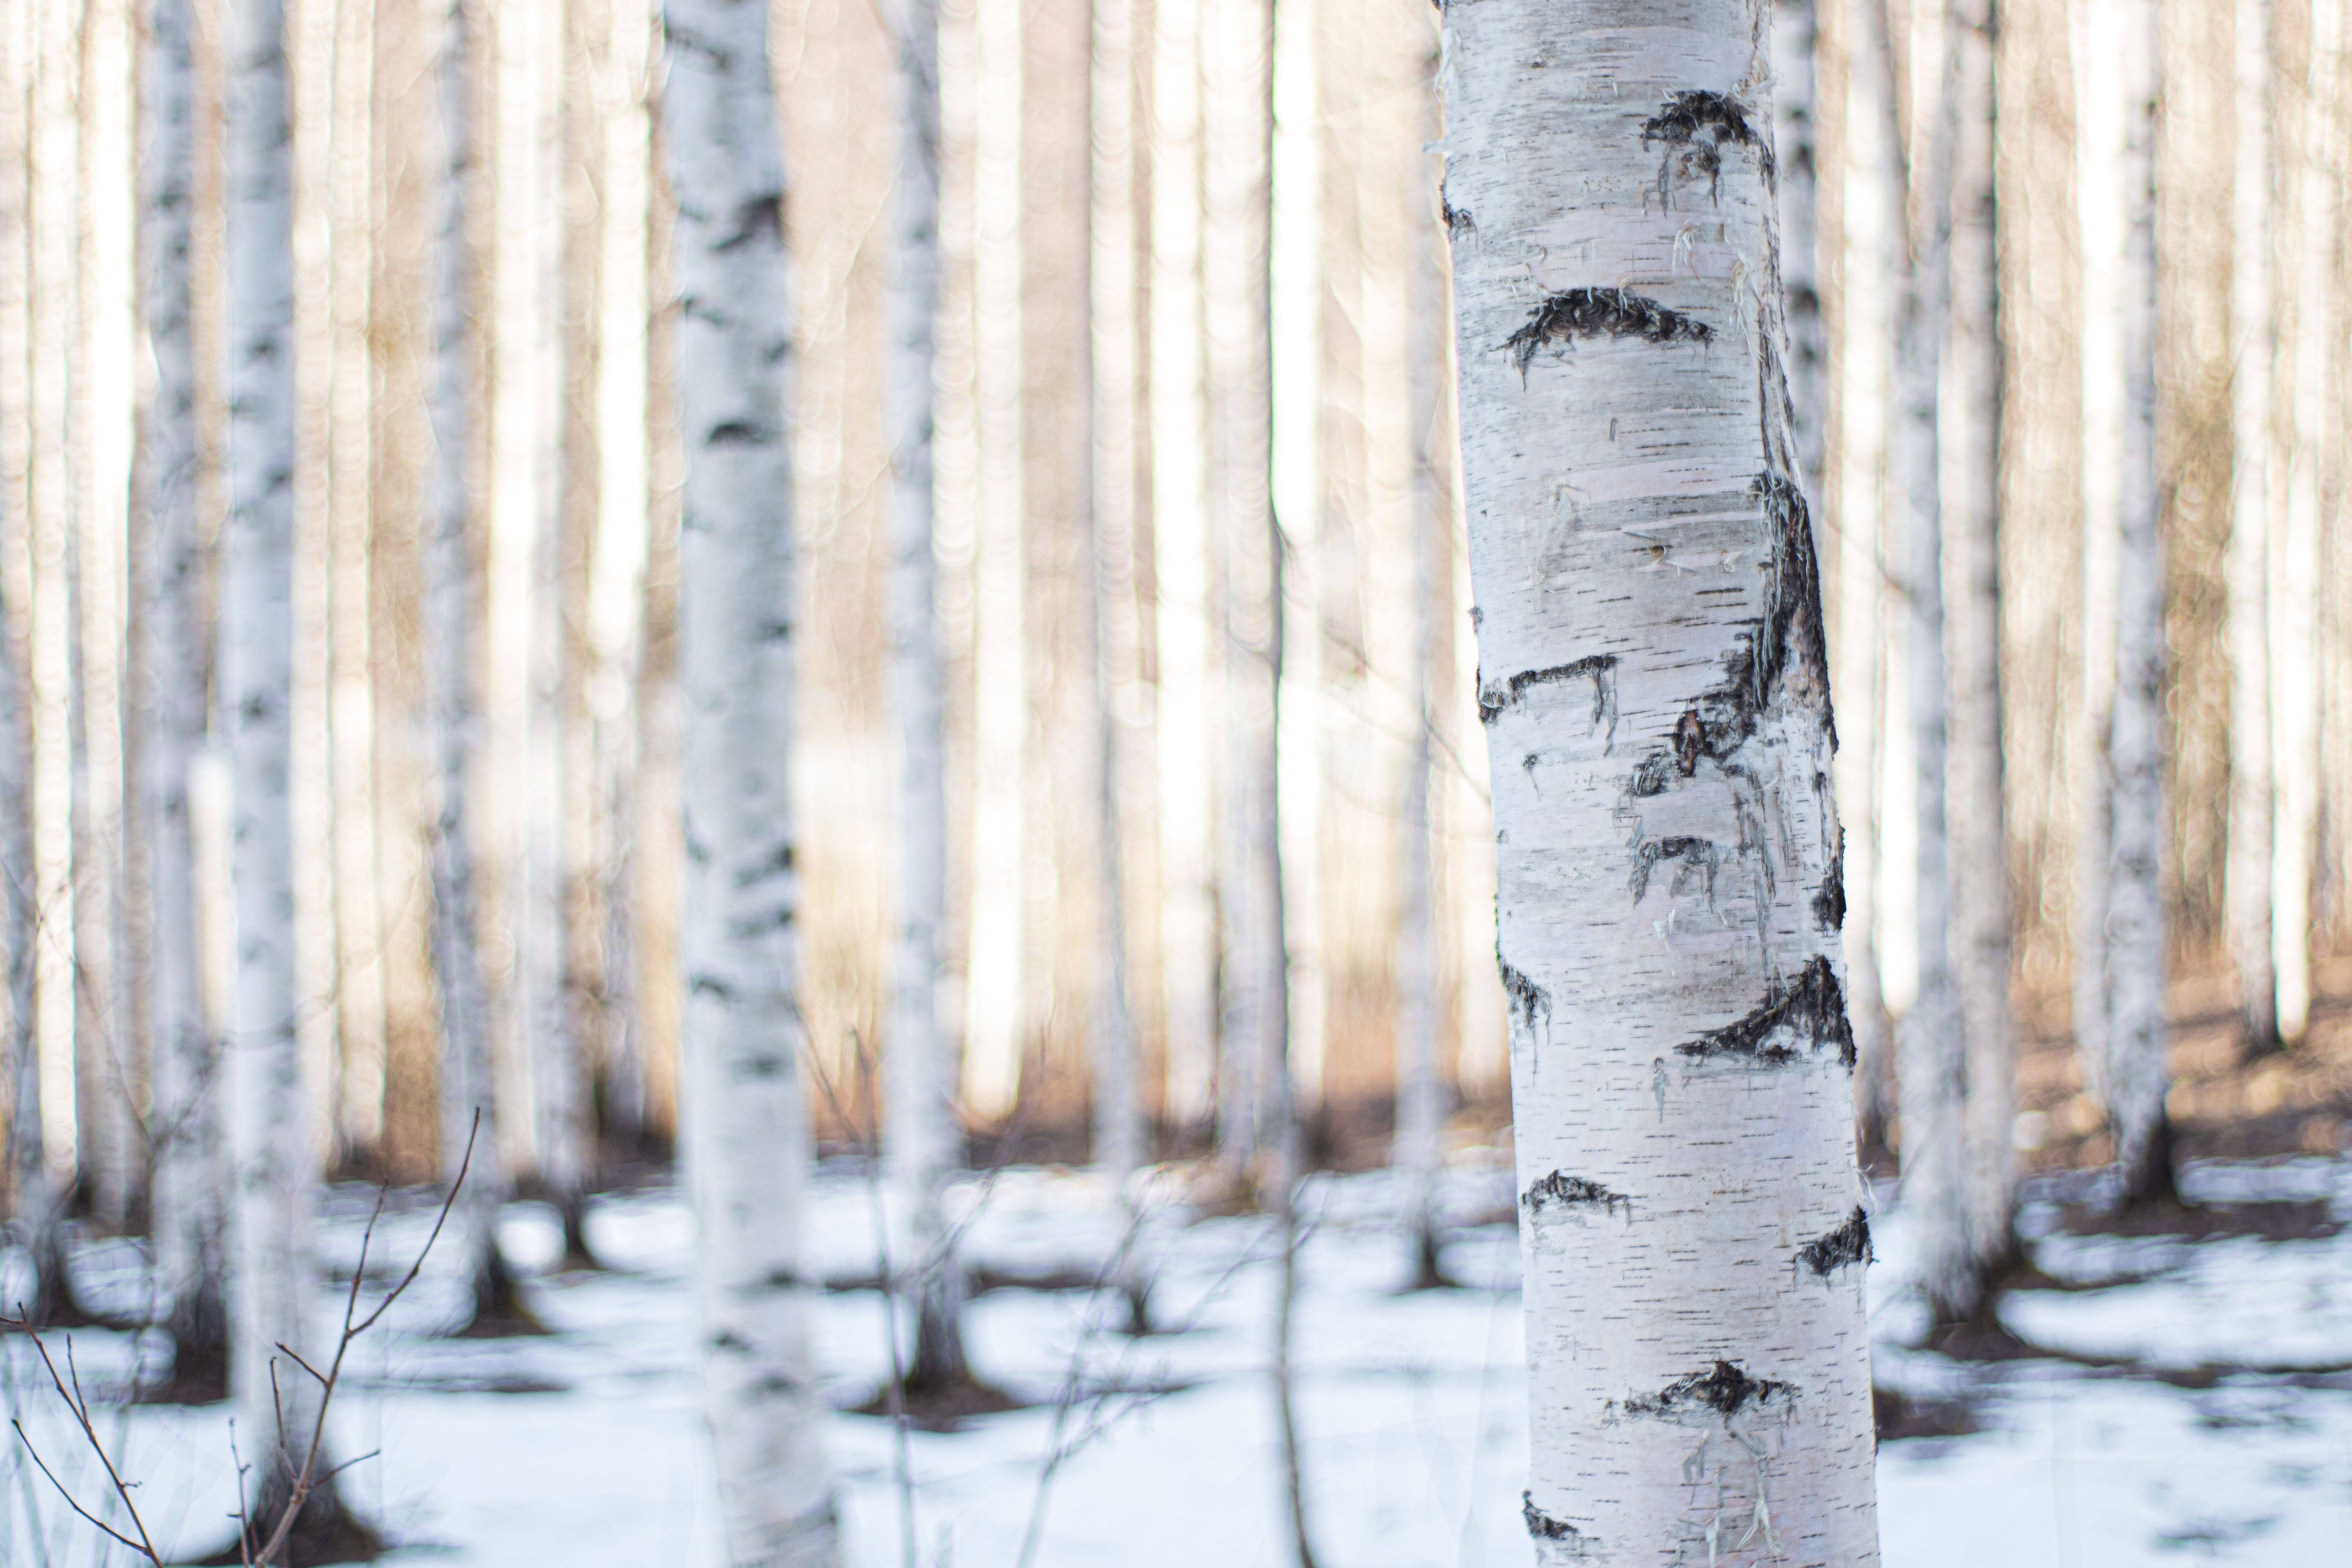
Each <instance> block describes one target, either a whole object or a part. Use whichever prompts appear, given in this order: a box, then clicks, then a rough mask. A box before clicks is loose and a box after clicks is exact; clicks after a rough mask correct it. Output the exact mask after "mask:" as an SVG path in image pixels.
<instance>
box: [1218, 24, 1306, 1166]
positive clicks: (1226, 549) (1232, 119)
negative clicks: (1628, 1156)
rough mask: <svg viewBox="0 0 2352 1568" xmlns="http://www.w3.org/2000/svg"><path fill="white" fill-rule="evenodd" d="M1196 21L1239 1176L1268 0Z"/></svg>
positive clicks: (1228, 1034)
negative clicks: (1199, 50) (1199, 38)
mask: <svg viewBox="0 0 2352 1568" xmlns="http://www.w3.org/2000/svg"><path fill="white" fill-rule="evenodd" d="M1273 26H1274V16H1273V11H1272V8H1271V5H1269V4H1268V0H1208V4H1206V5H1204V6H1203V8H1202V122H1203V132H1202V147H1203V153H1202V171H1203V172H1202V203H1203V207H1204V216H1203V222H1202V230H1203V232H1202V252H1201V263H1202V295H1203V298H1204V300H1205V301H1206V310H1205V312H1204V322H1203V325H1204V337H1205V344H1206V346H1205V350H1204V354H1203V358H1204V363H1205V367H1206V371H1207V385H1208V432H1209V445H1208V456H1209V465H1208V468H1209V489H1208V507H1207V516H1208V520H1209V528H1210V531H1211V536H1212V540H1213V548H1214V550H1215V552H1216V553H1215V560H1216V566H1217V579H1218V581H1217V590H1218V610H1219V617H1218V618H1219V622H1220V630H1221V631H1222V633H1223V646H1222V648H1221V653H1222V658H1220V659H1219V660H1218V668H1219V669H1220V671H1221V674H1222V677H1223V704H1222V707H1223V729H1224V733H1223V748H1222V752H1221V762H1222V769H1221V777H1220V779H1219V781H1218V783H1219V787H1218V822H1217V894H1218V910H1219V912H1220V914H1221V916H1222V924H1223V943H1222V947H1223V963H1221V964H1220V966H1219V969H1218V988H1219V998H1218V1021H1217V1041H1218V1064H1217V1156H1218V1162H1219V1164H1220V1165H1221V1166H1222V1168H1223V1173H1224V1175H1225V1177H1226V1179H1227V1180H1228V1181H1231V1182H1235V1183H1240V1182H1243V1181H1245V1180H1246V1178H1247V1176H1248V1173H1249V1170H1250V1166H1251V1164H1252V1163H1253V1162H1254V1161H1255V1159H1256V1158H1257V1157H1258V1155H1259V1154H1260V1153H1261V1152H1269V1151H1272V1150H1273V1149H1275V1147H1276V1143H1277V1142H1278V1141H1280V1140H1282V1139H1284V1138H1286V1136H1287V1133H1286V1128H1285V1123H1286V1121H1287V1119H1288V1110H1289V1082H1288V1065H1287V1060H1286V1051H1285V1046H1286V1042H1287V1039H1288V1036H1289V1005H1290V1004H1289V984H1288V983H1289V959H1288V951H1287V944H1286V941H1285V932H1284V931H1283V888H1282V858H1281V846H1280V839H1279V826H1278V821H1277V812H1276V802H1277V800H1278V799H1279V787H1280V773H1279V767H1278V763H1277V758H1276V752H1277V741H1276V724H1277V722H1278V713H1277V701H1276V687H1277V684H1278V682H1279V679H1280V675H1281V669H1282V630H1281V621H1282V570H1283V561H1282V558H1281V553H1282V552H1281V544H1280V541H1279V539H1278V537H1277V535H1276V531H1275V530H1276V520H1275V517H1274V510H1273V505H1272V500H1271V498H1270V497H1269V495H1268V494H1267V489H1266V484H1267V478H1268V472H1267V447H1266V440H1267V418H1268V414H1269V406H1268V395H1269V392H1270V390H1271V386H1270V382H1269V379H1268V359H1267V353H1268V347H1269V334H1268V331H1267V315H1266V310H1267V293H1266V284H1267V278H1266V273H1265V246H1266V241H1267V231H1268V220H1269V216H1270V214H1271V203H1270V196H1271V185H1270V183H1269V181H1270V175H1271V170H1270V167H1269V164H1268V153H1269V152H1270V151H1271V133H1272V123H1271V101H1270V89H1271V86H1272V69H1273V50H1272V45H1273Z"/></svg>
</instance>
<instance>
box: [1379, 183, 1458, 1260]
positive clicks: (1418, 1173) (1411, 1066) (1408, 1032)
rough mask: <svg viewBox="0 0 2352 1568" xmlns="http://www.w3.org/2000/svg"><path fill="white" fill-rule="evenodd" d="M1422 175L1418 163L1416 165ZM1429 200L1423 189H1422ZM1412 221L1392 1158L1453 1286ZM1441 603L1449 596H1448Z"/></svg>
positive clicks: (1420, 255) (1424, 412)
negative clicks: (1446, 1261)
mask: <svg viewBox="0 0 2352 1568" xmlns="http://www.w3.org/2000/svg"><path fill="white" fill-rule="evenodd" d="M1413 169H1414V172H1415V173H1417V174H1418V173H1421V172H1422V166H1421V165H1420V164H1418V163H1416V164H1414V165H1413ZM1422 189H1423V192H1424V194H1425V187H1422ZM1406 216H1407V219H1408V221H1409V222H1410V223H1411V225H1412V249H1411V252H1410V257H1411V263H1410V264H1411V266H1412V277H1411V279H1410V281H1409V285H1408V291H1407V295H1406V298H1407V302H1408V305H1407V308H1408V311H1409V326H1408V329H1407V331H1408V334H1409V342H1410V368H1409V370H1408V371H1407V373H1406V374H1407V376H1408V379H1409V384H1410V395H1409V404H1410V415H1409V417H1410V418H1411V419H1412V448H1413V465H1412V523H1411V527H1412V725H1413V728H1412V744H1411V747H1410V749H1409V752H1408V757H1407V761H1406V763H1405V775H1404V800H1403V808H1402V810H1401V811H1400V812H1398V814H1397V816H1398V818H1399V822H1398V826H1399V832H1400V838H1401V843H1400V845H1399V856H1398V859H1399V867H1400V876H1399V879H1398V880H1399V887H1398V898H1397V902H1398V912H1397V957H1396V976H1397V1035H1396V1143H1395V1152H1393V1153H1392V1154H1391V1156H1390V1160H1389V1163H1390V1164H1391V1165H1392V1166H1394V1167H1395V1168H1396V1169H1397V1171H1398V1173H1400V1174H1401V1175H1402V1177H1403V1179H1404V1181H1405V1183H1406V1184H1407V1185H1406V1192H1407V1196H1406V1204H1407V1209H1406V1213H1407V1216H1408V1224H1409V1226H1410V1227H1411V1231H1412V1247H1413V1264H1412V1268H1413V1284H1414V1286H1415V1288H1417V1289H1430V1288H1433V1287H1436V1286H1441V1285H1444V1284H1445V1283H1447V1280H1446V1277H1445V1270H1444V1265H1443V1263H1442V1261H1441V1259H1440V1258H1439V1257H1438V1247H1437V1242H1438V1235H1437V1204H1436V1196H1437V1175H1438V1173H1439V1171H1440V1170H1441V1169H1443V1168H1444V1161H1445V1150H1444V1136H1445V1120H1446V1111H1447V1109H1448V1107H1447V1099H1448V1095H1447V1090H1446V1085H1445V1082H1444V1078H1443V1077H1442V1075H1441V1074H1440V1072H1439V1069H1438V1060H1437V1054H1438V1027H1437V1020H1438V962H1437V951H1438V950H1437V898H1438V893H1437V845H1436V843H1435V841H1434V839H1433V837H1432V829H1433V823H1432V820H1431V811H1430V796H1431V794H1432V793H1433V783H1434V780H1433V768H1434V766H1435V763H1436V757H1435V744H1434V743H1435V739H1436V734H1437V723H1438V704H1437V697H1436V693H1435V690H1434V687H1435V684H1436V682H1435V674H1436V671H1437V669H1438V668H1439V665H1438V655H1439V650H1438V644H1437V639H1438V637H1439V633H1440V628H1441V626H1442V624H1443V623H1442V620H1441V616H1440V602H1441V594H1442V592H1443V588H1444V578H1445V571H1444V556H1443V555H1442V554H1441V553H1440V551H1441V550H1442V549H1443V548H1444V542H1445V533H1444V531H1445V527H1446V524H1447V521H1448V519H1447V518H1446V515H1445V509H1444V506H1443V505H1442V504H1441V503H1440V500H1439V492H1438V460H1439V459H1438V458H1437V455H1436V453H1435V452H1434V451H1433V450H1432V448H1433V446H1434V444H1435V442H1436V440H1437V437H1438V428H1437V399H1438V387H1439V376H1440V373H1441V372H1442V370H1443V369H1444V347H1443V345H1442V343H1441V342H1440V341H1439V340H1440V338H1441V335H1442V334H1443V333H1444V320H1443V317H1444V308H1445V305H1444V300H1445V296H1444V287H1443V285H1442V284H1441V282H1440V280H1439V278H1438V275H1437V258H1436V256H1435V254H1434V252H1435V249H1436V235H1435V232H1434V229H1433V225H1432V224H1431V222H1430V219H1429V214H1428V212H1427V210H1426V209H1425V208H1423V207H1420V206H1418V205H1415V206H1409V207H1407V208H1406ZM1444 597H1445V598H1447V599H1450V598H1451V597H1452V595H1450V594H1446V595H1444Z"/></svg>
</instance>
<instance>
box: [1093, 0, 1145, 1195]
mask: <svg viewBox="0 0 2352 1568" xmlns="http://www.w3.org/2000/svg"><path fill="white" fill-rule="evenodd" d="M1135 15H1136V12H1135V5H1134V0H1094V9H1093V24H1094V27H1093V48H1092V51H1091V54H1092V72H1093V82H1092V87H1093V95H1092V102H1091V105H1090V118H1091V121H1092V123H1093V132H1094V134H1093V148H1092V158H1091V162H1090V167H1089V171H1088V174H1089V180H1088V228H1089V231H1090V234H1089V238H1090V246H1089V251H1088V260H1089V267H1088V276H1087V285H1088V289H1089V304H1090V310H1089V321H1090V343H1089V348H1090V359H1089V363H1088V375H1089V380H1090V382H1091V384H1092V392H1093V417H1092V439H1091V444H1090V448H1089V454H1088V460H1089V462H1090V463H1091V465H1092V478H1093V483H1092V486H1091V499H1092V503H1093V509H1094V516H1093V524H1094V526H1093V528H1092V530H1091V532H1090V535H1089V542H1090V548H1091V550H1092V553H1093V557H1094V583H1093V605H1094V655H1095V712H1094V716H1095V722H1096V725H1097V751H1096V763H1095V766H1096V774H1095V789H1096V795H1095V821H1096V827H1095V831H1096V834H1097V839H1098V842H1099V844H1100V846H1101V853H1100V854H1099V855H1098V856H1097V865H1098V867H1099V873H1098V874H1099V876H1100V879H1101V881H1100V887H1101V894H1100V904H1099V908H1100V910H1101V923H1102V933H1101V937H1100V947H1099V950H1098V956H1097V973H1096V982H1095V983H1096V985H1097V992H1096V997H1097V1000H1096V1004H1095V1018H1094V1050H1093V1068H1094V1151H1093V1152H1094V1163H1095V1164H1096V1165H1097V1166H1098V1167H1099V1168H1101V1170H1102V1171H1103V1172H1104V1173H1106V1174H1108V1175H1109V1176H1110V1177H1111V1178H1112V1180H1113V1181H1115V1182H1117V1183H1118V1184H1119V1185H1120V1187H1121V1190H1122V1191H1124V1189H1125V1185H1126V1183H1127V1179H1128V1178H1129V1176H1130V1175H1132V1174H1133V1173H1135V1171H1136V1170H1137V1169H1138V1168H1139V1167H1140V1166H1141V1165H1142V1164H1143V1163H1145V1161H1146V1158H1147V1156H1148V1154H1149V1152H1150V1149H1149V1144H1148V1142H1147V1138H1146V1129H1145V1127H1144V1123H1143V1117H1142V1107H1141V1105H1140V1104H1139V1101H1138V1100H1137V1090H1138V1079H1139V1073H1138V1070H1137V1069H1138V1065H1139V1064H1138V1063H1137V1060H1136V1041H1135V1020H1134V1017H1133V1015H1132V1012H1131V1010H1130V1008H1129V989H1128V956H1127V954H1128V946H1127V944H1128V931H1127V850H1126V841H1125V840H1126V836H1125V834H1124V833H1123V832H1122V831H1121V826H1122V824H1121V816H1122V814H1121V812H1120V809H1119V803H1120V798H1121V794H1122V791H1121V784H1122V776H1123V775H1122V766H1121V764H1122V761H1123V759H1122V757H1121V745H1120V739H1119V713H1118V702H1119V695H1120V692H1121V690H1122V689H1123V685H1124V679H1125V678H1126V676H1127V673H1128V672H1129V670H1131V669H1132V668H1133V666H1134V660H1135V643H1136V632H1137V627H1136V626H1135V625H1134V619H1135V617H1134V612H1133V608H1132V605H1133V597H1134V588H1135V584H1134V574H1133V569H1132V564H1131V563H1132V561H1133V557H1134V551H1135V536H1136V527H1135V525H1136V511H1137V508H1136V500H1137V494H1136V482H1135V481H1136V434H1137V416H1138V414H1139V408H1138V398H1137V395H1136V393H1137V386H1138V382H1137V372H1138V368H1139V362H1140V357H1141V356H1140V354H1139V349H1140V347H1141V343H1140V341H1139V336H1138V325H1139V323H1138V321H1137V310H1136V305H1137V300H1138V299H1139V294H1138V290H1137V284H1138V278H1137V265H1136V263H1137V251H1136V226H1135V218H1136V212H1135V174H1136V151H1137V149H1136V129H1137V119H1136V112H1135V49H1136V44H1137V37H1136V26H1135Z"/></svg>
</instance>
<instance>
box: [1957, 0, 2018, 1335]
mask: <svg viewBox="0 0 2352 1568" xmlns="http://www.w3.org/2000/svg"><path fill="white" fill-rule="evenodd" d="M1946 25H1947V26H1948V27H1950V29H1951V30H1952V34H1953V38H1952V45H1953V49H1954V52H1955V54H1956V55H1957V57H1958V61H1957V63H1958V69H1957V71H1956V72H1955V75H1954V78H1953V81H1952V88H1953V90H1954V91H1955V92H1956V93H1957V94H1958V102H1957V110H1958V112H1957V115H1956V117H1955V119H1956V124H1955V132H1956V135H1957V138H1958V140H1957V142H1956V144H1955V147H1954V154H1955V163H1954V168H1953V187H1952V203H1953V207H1952V239H1951V269H1952V314H1951V353H1952V358H1953V360H1954V363H1953V365H1952V367H1951V369H1952V374H1951V376H1950V378H1949V380H1948V383H1947V384H1948V385H1949V386H1951V387H1952V388H1954V389H1955V390H1956V391H1957V392H1958V407H1956V408H1954V409H1952V410H1950V412H1949V414H1948V416H1947V417H1946V419H1945V426H1946V427H1947V428H1948V430H1950V431H1951V432H1952V435H1953V437H1954V445H1955V446H1957V447H1958V452H1957V453H1956V454H1955V456H1956V458H1957V459H1958V460H1957V461H1956V462H1954V463H1953V464H1951V465H1949V468H1948V473H1949V475H1950V477H1951V479H1952V481H1953V489H1954V494H1953V496H1952V503H1951V505H1950V506H1949V507H1948V509H1947V511H1946V514H1945V529H1944V548H1945V552H1946V554H1947V555H1948V558H1949V561H1950V565H1951V570H1950V571H1949V572H1948V573H1947V574H1946V576H1945V583H1944V592H1945V604H1946V634H1945V635H1946V646H1947V647H1948V650H1949V656H1950V657H1949V663H1948V668H1949V674H1950V680H1951V728H1950V740H1951V749H1950V752H1949V755H1948V771H1947V773H1946V777H1947V778H1948V781H1949V784H1950V788H1949V792H1948V795H1947V810H1946V820H1947V823H1948V829H1949V834H1948V840H1947V842H1948V853H1949V857H1950V860H1949V864H1950V867H1951V873H1952V879H1951V888H1952V931H1951V942H1952V946H1951V952H1952V972H1953V979H1954V982H1955V986H1956V991H1957V996H1958V1019H1959V1038H1960V1041H1961V1056H1962V1066H1963V1069H1964V1072H1963V1077H1964V1079H1965V1081H1966V1084H1967V1094H1966V1099H1965V1100H1964V1102H1963V1105H1962V1108H1961V1147H1962V1161H1961V1181H1960V1186H1961V1193H1960V1209H1961V1213H1962V1220H1963V1226H1964V1230H1965V1237H1966V1241H1965V1247H1966V1252H1965V1256H1966V1265H1967V1266H1966V1268H1965V1271H1964V1273H1963V1275H1962V1276H1961V1278H1960V1279H1959V1281H1958V1283H1959V1292H1958V1297H1957V1299H1955V1300H1952V1301H1950V1302H1948V1306H1949V1307H1951V1308H1953V1309H1956V1310H1967V1311H1973V1310H1976V1308H1977V1307H1978V1306H1979V1304H1980V1303H1981V1302H1982V1300H1984V1295H1985V1289H1984V1288H1985V1284H1986V1281H1987V1279H1988V1278H1989V1276H1990V1274H1991V1273H1992V1272H1994V1271H1996V1270H1999V1269H2002V1268H2006V1267H2007V1266H2008V1265H2009V1263H2010V1262H2011V1260H2012V1258H2014V1256H2015V1250H2016V1243H2015V1241H2014V1240H2013V1239H2012V1236H2011V1224H2010V1220H2011V1209H2012V1208H2013V1207H2014V1206H2015V1198H2014V1192H2013V1188H2014V1179H2015V1169H2016V1154H2015V1150H2014V1146H2013V1142H2012V1133H2011V1128H2012V1123H2013V1121H2014V1120H2015V1117H2016V1110H2017V1105H2016V1099H2017V1096H2016V1087H2015V1084H2016V1075H2017V1066H2016V1062H2015V1060H2014V1058H2013V1055H2012V1049H2011V1037H2012V1031H2011V1021H2010V1013H2009V982H2010V951H2009V933H2010V911H2009V835H2008V832H2007V817H2006V814H2005V812H2004V810H2003V801H2004V799H2005V794H2004V790H2005V785H2004V783H2003V779H2002V776H2001V774H2002V769H2001V744H2000V735H2001V694H2000V443H2001V402H2000V388H2001V338H2000V325H2001V323H2000V297H1999V296H2000V289H1999V285H2000V230H1999V225H1998V221H1997V219H1998V213H1997V209H1996V206H1995V190H1994V170H1995V159H1994V153H1995V148H1994V129H1995V124H1996V120H1995V115H1996V112H1997V102H1996V97H1995V82H1994V78H1993V60H1994V48H1995V39H1994V29H1995V26H1996V25H1997V17H1996V12H1995V9H1994V5H1993V0H1958V3H1956V4H1954V5H1951V6H1950V7H1949V9H1948V22H1947V24H1946Z"/></svg>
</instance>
